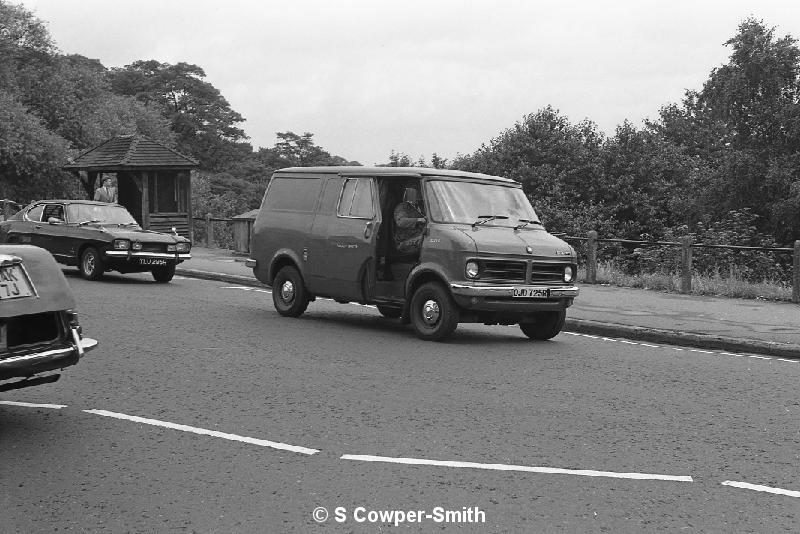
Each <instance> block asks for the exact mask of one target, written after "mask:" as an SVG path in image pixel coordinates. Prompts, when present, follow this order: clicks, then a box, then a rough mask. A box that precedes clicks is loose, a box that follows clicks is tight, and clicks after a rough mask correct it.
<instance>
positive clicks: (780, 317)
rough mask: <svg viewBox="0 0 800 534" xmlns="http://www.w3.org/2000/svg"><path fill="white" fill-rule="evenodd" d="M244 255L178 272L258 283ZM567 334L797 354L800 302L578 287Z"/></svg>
mask: <svg viewBox="0 0 800 534" xmlns="http://www.w3.org/2000/svg"><path fill="white" fill-rule="evenodd" d="M246 258H247V256H246V255H242V254H239V253H235V252H232V251H229V250H223V249H209V248H202V247H194V248H193V249H192V259H191V260H187V261H185V262H184V263H182V264H180V265H179V266H178V269H177V270H176V273H177V274H178V275H181V276H187V277H192V278H203V279H207V280H218V281H222V282H226V283H233V284H241V285H245V286H254V287H262V286H263V284H261V282H259V281H258V280H256V279H255V277H253V271H252V270H251V269H248V268H247V267H245V265H244V260H245V259H246ZM578 286H579V287H580V288H581V293H580V295H579V296H578V298H576V299H575V303H574V304H573V305H572V307H570V308H569V310H568V311H567V324H566V327H565V329H566V330H568V331H571V332H579V333H584V334H594V335H599V336H606V337H619V338H626V339H632V340H638V341H649V342H654V343H669V344H675V345H683V346H690V347H697V348H704V349H711V350H724V351H734V352H745V353H755V354H764V355H770V356H777V357H782V358H793V359H800V304H793V303H789V302H772V301H764V300H749V299H733V298H726V297H706V296H696V295H682V294H675V293H663V292H659V291H650V290H646V289H633V288H621V287H614V286H607V285H589V284H578Z"/></svg>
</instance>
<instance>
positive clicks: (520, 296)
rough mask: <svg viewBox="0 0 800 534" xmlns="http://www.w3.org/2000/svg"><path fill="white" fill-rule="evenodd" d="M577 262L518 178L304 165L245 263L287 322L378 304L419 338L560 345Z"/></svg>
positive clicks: (260, 223) (279, 185)
mask: <svg viewBox="0 0 800 534" xmlns="http://www.w3.org/2000/svg"><path fill="white" fill-rule="evenodd" d="M576 262H577V260H576V255H575V251H574V250H573V249H572V247H570V246H569V245H568V244H567V243H565V242H564V241H562V240H561V239H558V238H556V237H554V236H552V235H551V234H549V233H547V231H546V230H545V229H544V226H542V223H541V222H540V221H539V219H538V217H537V215H536V212H535V211H534V210H533V208H532V207H531V205H530V202H529V201H528V198H527V197H526V196H525V194H524V193H523V191H522V186H521V185H520V184H519V183H518V182H515V181H513V180H509V179H507V178H501V177H497V176H490V175H485V174H477V173H469V172H460V171H451V170H442V169H427V168H415V167H408V168H404V167H297V168H288V169H281V170H278V171H276V172H275V174H274V175H273V177H272V180H271V181H270V184H269V186H268V188H267V191H266V193H265V195H264V199H263V201H262V204H261V209H260V211H259V214H258V217H257V218H256V221H255V224H254V227H253V240H252V246H251V257H250V258H249V259H248V260H247V265H248V266H249V267H251V268H252V269H253V273H254V274H255V276H256V278H258V279H259V280H260V281H261V282H263V283H265V284H267V285H268V286H271V287H272V289H273V291H272V299H273V302H274V304H275V308H276V309H277V311H278V313H280V314H281V315H285V316H290V317H297V316H299V315H301V314H302V313H303V312H304V311H305V310H306V307H307V306H308V303H309V302H310V301H313V300H314V299H315V298H317V297H328V298H332V299H334V300H335V301H337V302H342V303H346V302H359V303H362V304H374V305H376V307H377V308H378V310H379V311H380V313H381V314H383V315H384V316H386V317H390V318H397V317H400V318H402V320H403V321H405V322H410V323H411V325H412V326H413V328H414V331H415V332H416V334H417V335H418V336H419V337H420V338H422V339H426V340H442V339H445V338H447V337H448V336H449V335H450V334H452V333H453V331H454V330H455V329H456V327H457V326H458V323H459V322H478V323H485V324H504V325H508V324H519V325H520V328H521V329H522V332H523V333H524V334H525V335H527V336H528V337H529V338H533V339H550V338H552V337H554V336H555V335H557V334H558V333H559V332H560V331H561V329H562V327H563V326H564V319H565V316H566V309H567V308H568V307H569V306H570V305H572V301H573V299H574V298H575V297H576V296H577V295H578V288H576V287H575V286H574V280H575V276H576V274H577V265H576Z"/></svg>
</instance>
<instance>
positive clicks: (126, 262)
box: [0, 200, 192, 282]
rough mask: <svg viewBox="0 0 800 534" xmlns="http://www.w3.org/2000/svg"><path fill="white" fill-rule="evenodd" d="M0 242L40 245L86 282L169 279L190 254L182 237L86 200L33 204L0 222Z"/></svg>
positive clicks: (113, 207) (114, 206) (119, 208)
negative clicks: (108, 277) (112, 274)
mask: <svg viewBox="0 0 800 534" xmlns="http://www.w3.org/2000/svg"><path fill="white" fill-rule="evenodd" d="M0 243H21V244H30V245H36V246H39V247H42V248H44V249H46V250H48V251H49V252H50V253H51V254H52V255H53V256H54V257H55V259H56V261H58V262H60V263H63V264H66V265H74V266H77V267H78V269H79V270H80V272H81V275H82V276H83V277H84V278H86V279H87V280H98V279H100V278H101V277H102V276H103V273H104V272H106V271H118V272H120V273H141V272H150V273H152V275H153V278H154V279H155V280H156V281H157V282H169V281H170V280H172V277H173V276H174V275H175V266H176V265H178V264H179V263H181V262H182V261H184V260H188V259H190V258H191V257H192V256H191V254H190V251H191V243H190V242H189V240H188V239H186V238H185V237H181V236H179V235H177V234H175V235H172V234H164V233H160V232H153V231H150V230H143V229H142V228H141V226H139V223H137V222H136V220H135V219H134V218H133V216H132V215H131V214H130V213H129V212H128V210H126V209H125V208H124V207H123V206H120V205H119V204H109V203H105V202H94V201H91V200H43V201H38V202H33V203H31V204H29V205H28V206H27V207H25V208H23V209H22V210H20V211H19V212H18V213H16V214H15V215H13V216H11V217H10V218H9V219H8V220H7V221H4V222H1V223H0Z"/></svg>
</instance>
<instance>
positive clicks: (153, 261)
mask: <svg viewBox="0 0 800 534" xmlns="http://www.w3.org/2000/svg"><path fill="white" fill-rule="evenodd" d="M166 264H167V260H163V259H160V258H139V265H166Z"/></svg>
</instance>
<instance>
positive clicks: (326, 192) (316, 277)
mask: <svg viewBox="0 0 800 534" xmlns="http://www.w3.org/2000/svg"><path fill="white" fill-rule="evenodd" d="M342 184H344V178H342V177H341V176H330V177H328V179H327V180H325V185H324V187H323V192H322V197H321V198H320V202H319V209H318V210H317V214H316V217H315V218H314V222H313V224H312V228H311V246H310V247H309V252H310V253H309V256H308V270H307V272H308V276H307V277H306V285H307V286H308V289H309V291H311V293H313V294H315V295H325V296H334V295H333V293H335V291H333V292H331V288H330V287H328V286H330V284H326V281H327V280H328V272H329V268H328V267H329V265H328V263H329V262H330V261H335V259H336V258H335V256H334V257H329V255H328V250H327V249H328V247H329V246H330V243H329V242H330V235H331V234H330V230H331V228H332V227H333V225H334V223H335V222H336V208H337V206H338V204H339V196H340V195H341V192H342ZM336 296H338V295H336Z"/></svg>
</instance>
